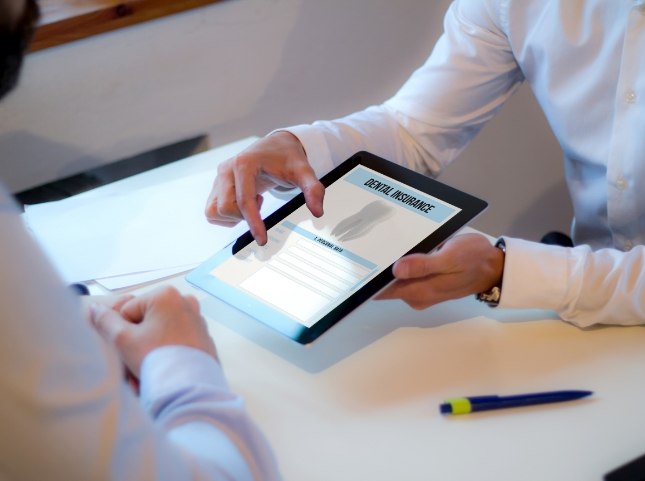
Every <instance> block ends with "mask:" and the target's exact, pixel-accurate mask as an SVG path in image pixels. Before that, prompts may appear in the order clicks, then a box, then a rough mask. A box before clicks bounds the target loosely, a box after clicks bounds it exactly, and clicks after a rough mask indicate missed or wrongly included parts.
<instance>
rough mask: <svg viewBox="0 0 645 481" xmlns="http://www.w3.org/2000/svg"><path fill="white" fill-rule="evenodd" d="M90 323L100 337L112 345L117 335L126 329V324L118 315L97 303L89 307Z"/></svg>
mask: <svg viewBox="0 0 645 481" xmlns="http://www.w3.org/2000/svg"><path fill="white" fill-rule="evenodd" d="M90 321H91V322H92V324H93V325H94V327H95V328H96V330H97V331H98V333H99V334H100V335H101V337H102V338H103V339H105V340H106V341H108V342H110V343H114V340H115V339H116V338H117V337H118V336H119V334H121V333H122V332H123V330H124V329H127V327H128V322H127V321H126V320H125V319H123V318H122V317H121V316H120V315H119V313H117V312H116V311H115V310H113V309H110V308H109V307H107V306H105V305H103V304H99V303H98V302H95V303H93V304H92V305H91V306H90Z"/></svg>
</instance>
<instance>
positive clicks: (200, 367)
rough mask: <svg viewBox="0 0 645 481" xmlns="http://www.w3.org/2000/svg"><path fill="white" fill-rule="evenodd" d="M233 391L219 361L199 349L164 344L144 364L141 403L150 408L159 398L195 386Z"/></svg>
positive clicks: (142, 368) (141, 381) (142, 367)
mask: <svg viewBox="0 0 645 481" xmlns="http://www.w3.org/2000/svg"><path fill="white" fill-rule="evenodd" d="M198 385H199V386H209V387H211V388H215V389H217V390H218V391H224V392H230V389H229V387H228V383H227V382H226V378H225V377H224V371H223V370H222V367H221V365H220V364H219V362H218V361H217V360H216V359H215V358H214V357H213V356H211V355H209V354H206V353H205V352H203V351H200V350H199V349H195V348H192V347H187V346H163V347H160V348H157V349H154V350H153V351H151V352H150V353H149V354H148V355H147V356H146V357H145V358H144V359H143V363H142V365H141V377H140V389H141V392H140V397H141V405H142V406H143V407H144V408H145V409H146V410H148V411H150V410H152V409H154V406H155V404H156V403H157V401H158V400H160V399H163V398H165V397H167V396H172V394H174V393H177V392H180V391H182V390H184V389H187V388H192V387H194V386H198Z"/></svg>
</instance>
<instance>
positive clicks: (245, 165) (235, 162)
mask: <svg viewBox="0 0 645 481" xmlns="http://www.w3.org/2000/svg"><path fill="white" fill-rule="evenodd" d="M276 186H281V187H293V186H297V187H299V188H300V190H302V192H303V193H304V195H305V202H306V203H307V207H309V210H310V211H311V213H312V214H313V215H315V216H316V217H320V216H321V215H322V214H323V197H324V195H325V188H324V187H323V185H322V184H321V183H320V182H319V181H318V179H317V178H316V174H315V173H314V170H313V169H312V168H311V166H310V165H309V162H308V160H307V155H306V154H305V151H304V149H303V147H302V144H301V143H300V141H299V140H298V139H297V138H296V137H295V136H294V135H293V134H291V133H289V132H284V131H281V132H274V133H273V134H271V135H269V136H267V137H264V138H262V139H260V140H258V141H257V142H255V143H254V144H253V145H251V146H250V147H248V148H247V149H245V150H244V151H242V152H241V153H240V154H238V155H237V156H236V157H234V158H232V159H229V160H227V161H226V162H224V163H222V164H220V166H219V167H218V170H217V177H216V178H215V181H214V182H213V188H212V190H211V193H210V195H209V197H208V202H207V203H206V218H207V219H208V221H209V222H210V223H212V224H217V225H223V226H232V225H235V224H237V223H238V222H239V221H240V220H242V218H244V219H246V221H247V223H248V224H249V229H250V230H251V234H253V238H254V239H255V240H256V242H257V243H258V244H259V245H264V244H266V241H267V234H266V228H265V227H264V222H262V217H261V216H260V207H261V206H262V193H263V192H266V191H267V190H269V189H272V188H274V187H276Z"/></svg>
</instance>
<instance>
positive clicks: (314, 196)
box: [297, 168, 325, 217]
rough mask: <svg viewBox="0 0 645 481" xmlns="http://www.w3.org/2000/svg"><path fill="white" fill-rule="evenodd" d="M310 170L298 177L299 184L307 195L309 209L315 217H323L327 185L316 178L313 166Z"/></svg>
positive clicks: (306, 200)
mask: <svg viewBox="0 0 645 481" xmlns="http://www.w3.org/2000/svg"><path fill="white" fill-rule="evenodd" d="M308 170H309V171H308V172H306V173H305V174H303V175H302V176H301V178H300V179H298V182H297V185H298V187H300V190H302V193H303V194H304V196H305V203H306V204H307V208H309V211H310V212H311V213H312V214H313V215H314V216H315V217H321V216H322V215H323V214H324V211H323V201H324V198H325V187H324V186H323V185H322V183H321V182H320V181H319V180H318V179H317V178H316V175H315V174H314V171H313V170H312V169H311V168H309V169H308Z"/></svg>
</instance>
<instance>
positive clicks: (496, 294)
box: [475, 237, 506, 307]
mask: <svg viewBox="0 0 645 481" xmlns="http://www.w3.org/2000/svg"><path fill="white" fill-rule="evenodd" d="M495 247H497V248H498V249H499V250H501V251H502V252H503V253H504V254H505V255H506V242H504V238H503V237H500V238H499V239H498V240H497V242H495ZM501 297H502V286H501V282H500V285H499V286H494V287H492V288H491V289H490V290H488V291H485V292H480V293H479V294H475V298H476V299H477V300H478V301H480V302H485V303H486V304H488V305H489V306H490V307H497V306H498V305H499V300H500V299H501Z"/></svg>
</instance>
